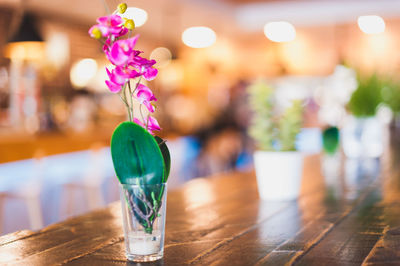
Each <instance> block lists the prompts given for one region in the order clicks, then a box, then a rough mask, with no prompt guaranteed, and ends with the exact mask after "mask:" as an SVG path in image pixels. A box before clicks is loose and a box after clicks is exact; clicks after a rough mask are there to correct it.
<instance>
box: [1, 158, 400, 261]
mask: <svg viewBox="0 0 400 266" xmlns="http://www.w3.org/2000/svg"><path fill="white" fill-rule="evenodd" d="M395 157H396V156H390V154H389V155H387V156H384V157H383V158H381V159H380V160H369V161H345V160H342V164H341V165H342V166H341V167H339V169H337V172H336V174H335V173H334V174H333V175H332V171H331V172H330V174H329V176H328V175H327V176H324V175H323V174H322V172H326V171H323V170H324V169H321V165H322V164H321V161H322V160H323V159H324V158H322V156H310V157H307V158H306V160H305V167H304V173H303V181H302V190H301V191H302V192H301V197H300V198H299V199H298V200H297V201H287V202H272V201H261V200H260V199H259V198H258V194H257V186H256V179H255V175H254V173H252V172H250V173H229V174H224V175H219V176H214V177H209V178H199V179H195V180H192V181H190V182H188V183H187V184H185V185H184V186H183V187H182V188H181V189H179V190H177V191H170V192H169V193H168V203H167V224H166V241H165V253H164V258H163V259H162V260H160V261H157V262H154V263H147V264H149V265H188V264H193V265H362V264H365V265H388V264H392V265H396V264H399V265H400V197H399V195H400V193H399V191H400V175H399V173H398V172H399V170H398V169H396V166H398V165H399V164H396V163H395V162H394V161H393V158H395ZM324 167H325V166H324ZM397 168H398V167H397ZM124 248H125V247H124V242H123V232H122V221H121V210H120V204H119V202H115V203H113V204H111V205H110V206H109V207H108V208H106V209H103V210H99V211H95V212H91V213H88V214H86V215H83V216H80V217H76V218H72V219H69V220H66V221H64V222H62V223H59V224H55V225H52V226H49V227H46V228H44V229H42V230H41V231H39V232H31V231H20V232H15V233H12V234H9V235H5V236H3V237H0V264H2V265H3V264H5V265H7V264H10V265H62V264H68V265H134V263H131V262H128V261H127V260H126V258H125V252H124ZM141 265H143V263H142V264H141Z"/></svg>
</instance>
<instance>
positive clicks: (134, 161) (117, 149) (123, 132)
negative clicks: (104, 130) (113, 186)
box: [111, 121, 166, 195]
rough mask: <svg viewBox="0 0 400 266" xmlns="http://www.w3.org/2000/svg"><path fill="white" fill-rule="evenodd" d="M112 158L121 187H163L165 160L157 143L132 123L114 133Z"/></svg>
mask: <svg viewBox="0 0 400 266" xmlns="http://www.w3.org/2000/svg"><path fill="white" fill-rule="evenodd" d="M111 156H112V160H113V163H114V169H115V173H116V174H117V177H118V179H119V181H120V182H121V183H122V184H160V183H162V182H164V179H166V178H165V177H164V175H165V174H164V173H165V170H164V168H165V165H164V158H163V155H162V153H161V150H160V148H159V146H158V144H157V142H156V140H155V139H154V137H153V136H152V135H151V134H149V133H148V132H147V131H146V130H145V129H144V128H143V127H141V126H139V125H137V124H135V123H133V122H130V121H128V122H123V123H121V124H120V125H119V126H118V127H117V128H116V129H115V130H114V133H113V135H112V138H111ZM147 194H148V193H146V195H147Z"/></svg>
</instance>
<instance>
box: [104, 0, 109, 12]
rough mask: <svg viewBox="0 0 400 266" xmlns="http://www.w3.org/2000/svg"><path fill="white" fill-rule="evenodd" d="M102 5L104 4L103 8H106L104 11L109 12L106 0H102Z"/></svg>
mask: <svg viewBox="0 0 400 266" xmlns="http://www.w3.org/2000/svg"><path fill="white" fill-rule="evenodd" d="M103 5H104V8H105V9H106V13H107V14H109V13H110V9H109V8H108V5H107V3H106V0H103Z"/></svg>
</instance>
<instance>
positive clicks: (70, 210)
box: [60, 143, 107, 218]
mask: <svg viewBox="0 0 400 266" xmlns="http://www.w3.org/2000/svg"><path fill="white" fill-rule="evenodd" d="M106 156H107V154H106V148H103V146H102V145H101V144H99V143H96V144H93V145H92V146H91V149H90V151H89V156H88V158H87V162H86V167H85V169H84V170H82V171H81V173H79V175H80V176H78V177H77V178H74V179H73V180H69V181H67V182H65V183H64V184H62V186H63V193H64V194H63V196H62V198H61V207H60V217H61V218H64V217H68V216H71V215H74V214H75V213H74V205H75V204H76V203H77V202H76V197H75V196H76V193H78V192H79V191H83V193H84V194H85V196H86V202H87V208H88V209H89V210H93V209H96V208H99V207H101V206H104V204H105V200H104V197H103V193H102V189H101V188H102V184H103V182H104V180H105V178H106V177H107V175H106V171H105V170H106V169H105V166H106V160H105V159H106ZM82 159H84V158H82ZM64 205H66V206H64Z"/></svg>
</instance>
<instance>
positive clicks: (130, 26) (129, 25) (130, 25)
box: [124, 19, 135, 30]
mask: <svg viewBox="0 0 400 266" xmlns="http://www.w3.org/2000/svg"><path fill="white" fill-rule="evenodd" d="M124 26H125V28H127V29H128V30H133V29H134V28H135V22H134V21H133V20H132V19H127V20H126V21H125V24H124Z"/></svg>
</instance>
